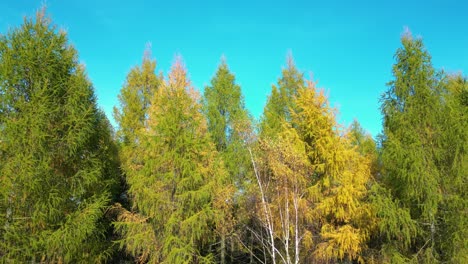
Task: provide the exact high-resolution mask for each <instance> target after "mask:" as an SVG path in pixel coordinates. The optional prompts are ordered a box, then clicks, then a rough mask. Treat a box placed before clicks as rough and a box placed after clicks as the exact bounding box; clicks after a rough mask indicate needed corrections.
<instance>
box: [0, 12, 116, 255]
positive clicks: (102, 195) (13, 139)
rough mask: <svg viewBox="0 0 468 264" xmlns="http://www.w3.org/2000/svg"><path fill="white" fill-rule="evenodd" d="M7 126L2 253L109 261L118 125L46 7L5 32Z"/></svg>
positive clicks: (1, 88) (0, 48)
mask: <svg viewBox="0 0 468 264" xmlns="http://www.w3.org/2000/svg"><path fill="white" fill-rule="evenodd" d="M0 130H1V136H0V159H1V160H0V164H1V165H0V182H1V183H2V184H1V187H0V209H1V210H2V213H1V218H0V221H1V223H0V235H1V237H2V239H1V241H0V258H1V259H2V260H3V261H6V262H50V263H64V262H65V263H90V262H99V261H104V260H105V258H106V257H108V256H109V254H110V251H109V244H108V243H107V242H106V239H105V235H106V233H107V232H108V231H109V230H108V226H106V220H105V217H104V214H105V210H106V208H107V206H108V203H109V201H110V199H111V198H112V197H111V195H112V193H111V190H112V189H113V188H114V187H115V184H116V177H118V174H117V170H116V168H117V165H116V164H117V162H118V160H117V158H116V157H115V148H113V147H112V144H113V143H112V137H111V134H110V133H111V129H110V126H109V123H108V121H107V119H106V118H105V115H104V114H103V113H102V112H101V111H99V110H98V109H97V106H96V98H95V95H94V91H93V87H92V84H91V82H90V81H89V80H88V78H87V77H86V73H85V69H84V67H83V66H82V65H80V64H79V63H78V55H77V51H76V50H75V49H74V48H73V47H72V46H71V45H70V44H68V40H67V36H66V33H65V32H63V31H60V32H59V31H58V30H57V29H56V26H54V25H53V24H52V23H51V21H50V19H49V18H48V17H46V15H45V12H44V11H40V12H38V13H37V15H36V19H29V18H26V19H25V20H24V23H23V25H21V27H19V28H15V29H12V30H11V31H10V32H9V33H8V34H6V35H4V36H2V37H1V39H0Z"/></svg>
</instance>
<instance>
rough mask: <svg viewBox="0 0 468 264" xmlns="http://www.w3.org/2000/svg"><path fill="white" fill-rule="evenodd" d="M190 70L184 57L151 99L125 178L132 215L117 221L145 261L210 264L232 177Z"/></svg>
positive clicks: (132, 248) (129, 248)
mask: <svg viewBox="0 0 468 264" xmlns="http://www.w3.org/2000/svg"><path fill="white" fill-rule="evenodd" d="M198 100H199V95H198V94H197V93H196V92H195V91H194V90H193V88H192V87H191V85H190V82H189V80H188V79H187V76H186V71H185V69H184V67H183V66H182V64H181V62H180V61H179V60H178V61H177V62H176V64H175V65H174V66H173V68H172V70H171V72H170V74H169V76H168V79H167V80H166V82H164V84H163V85H162V86H161V87H160V88H159V89H158V90H157V91H156V92H155V93H154V94H153V97H152V99H151V101H150V106H149V108H148V112H147V113H146V115H147V116H148V120H147V121H146V122H145V125H146V126H145V129H144V130H143V131H142V133H141V135H140V136H141V137H140V139H139V142H141V143H140V144H139V145H138V146H136V147H135V149H136V153H138V156H139V157H138V159H140V160H143V163H140V162H139V161H138V160H135V159H133V160H129V165H128V168H129V169H127V170H126V171H125V173H126V176H127V181H128V184H129V190H128V193H129V194H130V197H131V199H132V212H128V211H126V210H122V213H120V216H119V220H120V221H119V222H117V223H115V226H116V228H117V230H119V231H120V233H121V234H122V237H123V238H122V241H121V242H120V244H121V246H124V247H125V248H126V250H127V251H128V252H129V253H131V254H132V255H134V256H135V257H137V260H138V261H139V262H150V263H156V262H165V263H192V262H197V263H210V262H212V261H213V256H212V253H211V252H210V251H209V247H208V245H209V243H210V242H211V241H212V238H213V235H214V233H213V230H216V228H217V227H218V225H217V224H218V220H219V215H223V214H222V213H219V211H222V210H224V208H223V207H225V206H224V203H225V201H222V202H221V201H219V199H220V197H224V196H227V197H229V196H230V195H229V190H227V189H223V188H222V186H224V183H225V180H226V172H225V170H224V166H223V163H222V162H221V160H220V159H219V157H218V155H217V152H216V150H215V148H214V145H213V144H212V143H211V138H210V135H209V133H208V131H207V124H206V121H205V119H204V117H203V115H202V113H201V105H200V104H199V102H198Z"/></svg>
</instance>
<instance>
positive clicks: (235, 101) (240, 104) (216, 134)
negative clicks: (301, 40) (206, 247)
mask: <svg viewBox="0 0 468 264" xmlns="http://www.w3.org/2000/svg"><path fill="white" fill-rule="evenodd" d="M203 99H204V100H203V111H204V113H205V116H206V118H207V124H208V131H209V132H210V135H211V138H212V140H213V142H214V143H215V146H216V149H217V151H218V152H219V153H220V155H221V157H222V159H223V162H224V164H225V166H226V169H227V171H228V174H229V176H228V185H227V186H223V188H230V189H232V191H234V186H235V187H236V188H235V189H237V190H238V192H237V195H236V199H235V200H234V199H232V198H230V199H229V201H230V202H231V203H233V204H232V205H233V206H235V208H239V207H242V206H243V204H242V200H243V199H242V198H243V197H241V194H245V189H246V188H247V187H246V186H245V184H246V182H248V179H249V177H250V176H249V173H250V172H251V170H250V166H251V164H250V159H249V154H248V150H247V147H246V142H245V141H244V135H245V134H246V133H251V130H252V128H251V121H250V117H249V114H248V112H247V110H246V109H245V106H244V98H243V96H242V91H241V88H240V86H239V85H237V84H236V83H235V76H234V75H233V74H232V73H231V72H230V70H229V68H228V65H227V63H226V61H225V59H224V57H223V58H222V59H221V63H220V65H219V66H218V69H217V71H216V74H215V76H214V77H213V79H212V80H211V85H210V86H207V87H205V93H204V98H203ZM241 215H244V214H242V213H240V212H239V210H236V211H232V212H230V213H229V215H226V216H225V217H224V218H225V219H224V220H225V223H224V224H225V228H224V229H223V232H222V233H221V234H219V236H220V259H219V261H220V262H221V263H226V251H227V248H230V249H232V248H233V247H234V241H233V239H232V237H231V236H232V235H233V232H234V226H235V223H236V222H237V221H238V220H240V221H244V219H238V218H239V217H240V216H241ZM233 254H234V252H232V250H231V252H230V255H231V256H232V255H233Z"/></svg>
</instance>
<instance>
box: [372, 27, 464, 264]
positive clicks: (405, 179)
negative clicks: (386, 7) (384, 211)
mask: <svg viewBox="0 0 468 264" xmlns="http://www.w3.org/2000/svg"><path fill="white" fill-rule="evenodd" d="M402 44H403V47H402V48H400V49H398V51H397V53H396V60H397V62H396V64H395V65H394V67H393V75H394V80H393V81H391V82H390V83H389V84H388V85H389V89H388V91H387V92H386V93H385V95H384V96H383V97H382V112H383V114H384V136H383V140H382V160H381V162H382V165H383V172H382V174H383V183H384V184H385V186H387V187H388V188H389V189H391V190H392V195H393V197H394V198H395V200H398V201H399V202H400V203H401V207H402V209H400V210H408V212H409V213H410V216H411V219H412V220H413V221H415V223H416V229H417V230H416V232H412V235H411V237H410V240H411V247H410V249H409V250H408V251H402V250H401V245H400V253H402V254H403V255H406V256H407V257H408V258H410V259H411V260H412V261H418V262H423V263H426V262H428V263H432V262H436V261H439V260H441V261H455V262H457V261H460V260H463V259H466V250H464V249H463V248H466V245H467V240H466V239H464V238H461V237H466V235H465V234H464V232H465V231H464V230H466V224H467V222H466V212H464V209H462V208H466V196H465V194H464V193H465V191H461V190H462V189H463V190H466V160H465V153H466V146H467V145H466V144H467V143H466V131H467V128H468V127H467V120H466V104H465V103H464V101H465V99H464V98H465V97H466V82H465V81H464V80H463V78H461V77H449V78H448V79H447V78H446V77H445V75H444V74H443V73H436V72H435V70H434V69H433V67H432V65H431V60H430V56H429V54H428V52H427V51H426V50H425V48H424V46H423V43H422V40H421V39H414V38H413V37H412V36H411V35H409V34H405V35H404V36H403V38H402ZM455 208H456V209H455ZM394 211H395V210H394ZM455 211H456V213H455ZM386 217H390V218H392V217H393V215H392V214H388V215H387V216H386ZM405 218H406V217H405ZM401 220H402V221H403V219H401ZM388 221H391V220H389V219H386V220H383V223H385V222H388ZM402 221H400V223H403V222H402ZM405 221H406V220H405ZM388 232H391V233H393V235H396V236H398V233H399V232H401V229H399V228H398V227H397V226H393V227H391V228H390V229H389V230H388ZM405 233H406V232H405ZM465 233H466V232H465ZM405 240H408V239H405ZM394 248H395V247H394Z"/></svg>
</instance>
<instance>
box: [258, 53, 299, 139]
mask: <svg viewBox="0 0 468 264" xmlns="http://www.w3.org/2000/svg"><path fill="white" fill-rule="evenodd" d="M286 61H287V65H286V67H285V68H284V69H283V70H282V74H281V78H279V79H278V83H277V85H273V87H272V89H271V94H270V96H269V97H268V99H267V103H266V105H265V108H264V110H263V116H262V119H261V122H260V131H259V136H260V137H263V138H266V137H275V136H276V134H277V133H278V132H280V131H281V130H282V125H283V123H284V122H291V112H292V111H294V110H295V106H294V98H295V97H296V96H297V94H298V92H299V91H300V90H301V89H304V88H305V83H304V74H303V73H302V72H301V71H299V70H298V69H297V67H296V65H295V63H294V59H293V57H292V55H291V54H288V56H287V58H286Z"/></svg>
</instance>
